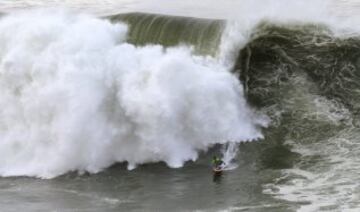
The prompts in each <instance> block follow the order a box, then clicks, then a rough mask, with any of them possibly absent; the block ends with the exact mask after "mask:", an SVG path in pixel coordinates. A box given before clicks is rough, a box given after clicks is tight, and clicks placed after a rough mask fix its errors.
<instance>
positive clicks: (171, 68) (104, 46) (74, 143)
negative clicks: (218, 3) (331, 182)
mask: <svg viewBox="0 0 360 212" xmlns="http://www.w3.org/2000/svg"><path fill="white" fill-rule="evenodd" d="M126 32H127V27H126V26H125V25H123V24H111V23H109V22H108V21H106V20H101V19H97V18H94V17H91V16H87V15H76V14H71V13H68V12H64V11H55V10H54V11H52V10H50V11H42V10H36V11H28V12H20V13H15V14H11V15H9V16H6V17H4V18H2V19H0V107H1V111H0V119H1V123H0V155H1V160H0V175H1V176H17V175H27V176H38V177H42V178H51V177H54V176H58V175H60V174H63V173H66V172H68V171H72V170H76V171H88V172H92V173H93V172H98V171H100V170H102V169H104V168H106V167H108V166H110V165H111V164H113V163H115V162H121V161H127V162H128V163H129V168H134V167H136V165H137V164H142V163H148V162H157V161H165V162H166V163H167V164H168V165H169V166H170V167H180V166H182V164H183V163H184V162H185V161H187V160H196V158H197V156H198V151H199V150H206V149H207V148H208V147H210V146H212V145H213V144H215V143H225V142H227V141H229V140H230V141H237V142H239V141H245V140H253V139H257V138H260V137H261V133H260V132H259V131H258V129H257V128H256V125H257V124H258V120H257V119H256V118H255V116H254V114H253V113H252V111H251V110H250V109H249V108H248V107H247V105H246V102H245V99H244V98H243V91H242V86H241V85H240V83H239V81H238V80H237V79H236V77H234V76H232V75H231V74H230V73H229V72H228V70H227V69H226V67H225V66H223V65H222V63H221V62H218V61H217V60H216V59H214V58H210V57H200V56H193V55H192V53H191V48H187V47H176V48H170V49H164V48H162V47H161V46H145V47H135V46H133V45H130V44H127V43H125V42H124V39H125V38H126Z"/></svg>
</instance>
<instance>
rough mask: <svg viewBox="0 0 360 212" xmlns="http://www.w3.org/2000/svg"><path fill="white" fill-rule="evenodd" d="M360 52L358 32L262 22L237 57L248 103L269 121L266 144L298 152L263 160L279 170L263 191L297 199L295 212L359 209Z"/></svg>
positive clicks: (289, 198) (287, 198) (268, 166)
mask: <svg viewBox="0 0 360 212" xmlns="http://www.w3.org/2000/svg"><path fill="white" fill-rule="evenodd" d="M359 56H360V40H359V38H358V37H347V38H345V37H343V38H340V37H336V36H335V35H334V34H333V33H332V32H331V30H330V29H329V28H327V27H325V26H323V25H305V24H303V25H294V24H293V25H280V24H277V25H276V24H271V23H268V22H264V23H262V24H260V25H259V26H258V27H257V28H256V30H255V31H254V33H253V35H252V40H251V42H249V43H248V44H247V45H246V47H244V48H243V50H242V51H241V54H240V57H239V59H238V60H237V65H236V67H235V70H237V71H240V72H241V74H240V76H241V77H240V78H241V79H242V81H243V83H244V85H245V88H246V89H245V90H246V94H247V99H248V101H249V103H250V104H251V105H252V106H254V107H256V108H259V109H261V110H262V111H263V112H264V113H266V114H267V115H268V116H269V117H270V118H271V120H272V125H271V127H270V128H269V129H268V130H267V132H266V133H265V140H266V141H267V142H268V146H269V145H270V144H271V145H270V146H271V148H272V150H276V149H279V148H280V147H281V148H284V147H285V148H287V149H288V150H290V151H291V152H293V153H294V154H296V155H297V156H294V157H293V158H294V160H293V163H290V164H289V163H286V161H280V162H276V161H275V162H274V161H264V162H263V165H264V166H265V167H266V168H273V169H274V168H275V169H281V173H282V176H281V177H280V178H278V179H276V180H274V181H273V182H271V183H269V184H266V185H265V186H264V192H265V193H267V194H271V195H273V196H275V197H277V198H280V199H285V200H288V201H291V202H295V203H297V204H299V208H298V211H322V210H324V211H328V210H331V211H351V210H358V208H359V207H360V205H359V204H358V201H357V199H358V198H357V197H356V196H357V195H359V189H358V181H359V176H358V174H357V173H359V171H360V169H359V166H358V161H359V159H358V155H359V153H360V152H359V149H360V148H359V147H360V146H359V142H358V138H359V135H360V134H359V133H360V130H359V121H358V120H359V112H360V108H359V101H360V93H359V88H360V84H359V82H360V71H359V70H360V61H359ZM274 146H275V147H279V148H274ZM277 152H278V150H276V151H275V152H273V153H272V154H278V153H277ZM283 159H284V160H285V159H286V156H285V155H284V156H283Z"/></svg>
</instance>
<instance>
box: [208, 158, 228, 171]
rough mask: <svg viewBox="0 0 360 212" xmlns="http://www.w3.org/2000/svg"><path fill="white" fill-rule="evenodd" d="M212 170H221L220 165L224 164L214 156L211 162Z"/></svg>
mask: <svg viewBox="0 0 360 212" xmlns="http://www.w3.org/2000/svg"><path fill="white" fill-rule="evenodd" d="M211 163H212V165H213V168H214V169H221V168H222V167H221V166H222V165H223V164H225V163H224V161H222V160H221V159H220V158H219V157H217V156H215V155H214V157H213V159H212V161H211Z"/></svg>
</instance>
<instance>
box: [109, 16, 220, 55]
mask: <svg viewBox="0 0 360 212" xmlns="http://www.w3.org/2000/svg"><path fill="white" fill-rule="evenodd" d="M109 18H110V20H111V21H113V22H118V21H121V22H125V23H127V24H128V26H129V28H130V29H129V32H128V36H127V42H129V43H133V44H135V45H141V46H143V45H148V44H160V45H162V46H164V47H169V46H178V45H181V44H182V45H192V46H194V50H195V53H198V54H202V55H205V54H208V55H213V56H214V55H216V53H217V51H218V49H219V44H220V40H221V35H222V32H223V30H224V26H225V22H224V21H222V20H210V19H199V18H188V17H176V16H166V15H156V14H144V13H129V14H120V15H114V16H110V17H109Z"/></svg>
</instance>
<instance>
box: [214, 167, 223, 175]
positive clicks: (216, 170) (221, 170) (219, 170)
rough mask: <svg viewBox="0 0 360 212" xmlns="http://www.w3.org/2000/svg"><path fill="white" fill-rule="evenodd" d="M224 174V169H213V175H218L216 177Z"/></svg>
mask: <svg viewBox="0 0 360 212" xmlns="http://www.w3.org/2000/svg"><path fill="white" fill-rule="evenodd" d="M222 172H223V168H222V167H217V168H216V167H214V168H213V173H214V174H216V175H220V174H222Z"/></svg>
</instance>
